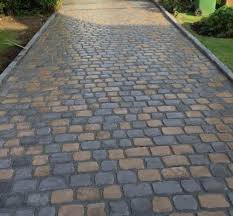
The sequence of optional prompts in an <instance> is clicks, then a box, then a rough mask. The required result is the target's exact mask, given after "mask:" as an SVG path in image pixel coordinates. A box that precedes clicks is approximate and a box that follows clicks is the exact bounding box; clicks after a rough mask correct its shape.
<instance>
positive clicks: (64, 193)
mask: <svg viewBox="0 0 233 216" xmlns="http://www.w3.org/2000/svg"><path fill="white" fill-rule="evenodd" d="M72 200H73V190H72V189H65V190H57V191H53V192H52V196H51V203H66V202H71V201H72Z"/></svg>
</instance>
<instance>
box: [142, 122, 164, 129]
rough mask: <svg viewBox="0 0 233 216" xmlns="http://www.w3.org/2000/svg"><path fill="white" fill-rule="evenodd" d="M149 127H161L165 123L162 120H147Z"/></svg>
mask: <svg viewBox="0 0 233 216" xmlns="http://www.w3.org/2000/svg"><path fill="white" fill-rule="evenodd" d="M146 123H147V125H148V126H149V127H152V128H153V127H159V126H161V125H163V123H162V122H161V121H160V120H149V121H147V122H146Z"/></svg>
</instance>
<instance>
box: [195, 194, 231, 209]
mask: <svg viewBox="0 0 233 216" xmlns="http://www.w3.org/2000/svg"><path fill="white" fill-rule="evenodd" d="M198 199H199V202H200V205H201V206H202V207H204V208H227V207H229V206H230V205H229V203H228V201H227V200H226V199H225V197H224V196H223V195H222V194H203V195H199V196H198Z"/></svg>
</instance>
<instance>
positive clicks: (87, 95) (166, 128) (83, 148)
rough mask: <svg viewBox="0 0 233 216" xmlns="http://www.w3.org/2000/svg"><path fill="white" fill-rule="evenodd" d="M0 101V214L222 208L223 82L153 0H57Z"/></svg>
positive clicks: (228, 115)
mask: <svg viewBox="0 0 233 216" xmlns="http://www.w3.org/2000/svg"><path fill="white" fill-rule="evenodd" d="M75 2H76V3H75ZM0 101H1V102H0V137H1V139H0V157H1V159H0V190H1V194H0V212H1V213H0V216H10V215H15V216H32V215H35V216H54V215H58V216H81V215H88V216H104V215H111V216H120V215H122V216H123V215H124V216H126V215H143V216H150V215H156V216H168V215H169V216H194V215H195V216H226V215H233V211H232V210H231V209H232V204H233V192H231V190H232V189H233V177H232V173H233V163H232V160H233V154H232V148H233V134H232V131H233V85H232V84H231V83H230V82H229V81H228V80H227V79H226V78H225V77H224V76H223V75H222V74H221V72H220V71H218V69H217V68H216V67H215V66H214V65H213V64H212V63H211V62H210V61H209V60H208V59H207V58H206V57H204V56H203V55H202V54H201V53H200V52H199V51H198V50H197V49H196V48H195V47H194V46H193V45H192V44H191V43H190V42H189V41H188V40H186V39H185V38H184V37H183V36H182V35H181V34H180V33H179V32H178V31H177V30H176V29H175V28H174V27H173V26H172V25H171V24H170V23H169V22H168V21H167V20H166V19H165V18H164V17H163V15H162V14H161V13H160V12H159V10H158V9H157V8H156V7H155V6H154V5H153V4H152V3H149V2H140V1H92V2H91V1H81V0H79V1H74V0H73V2H72V1H70V2H68V1H67V2H66V3H65V5H64V7H63V9H62V11H61V12H60V14H59V15H58V17H57V18H56V19H55V20H54V21H53V23H52V24H51V26H50V27H49V29H48V31H46V32H45V33H44V35H43V36H42V38H40V40H39V41H38V42H37V44H36V45H35V47H34V48H33V49H32V50H31V51H30V52H29V53H28V55H27V56H26V58H25V59H24V60H23V62H22V63H21V64H20V65H19V66H17V68H16V71H15V74H14V75H12V76H11V77H10V78H9V80H8V81H7V83H6V84H5V85H4V86H3V87H2V89H1V93H0Z"/></svg>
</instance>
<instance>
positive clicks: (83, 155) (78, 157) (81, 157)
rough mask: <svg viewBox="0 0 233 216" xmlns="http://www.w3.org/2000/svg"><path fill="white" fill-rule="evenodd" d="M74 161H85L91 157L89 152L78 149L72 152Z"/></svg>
mask: <svg viewBox="0 0 233 216" xmlns="http://www.w3.org/2000/svg"><path fill="white" fill-rule="evenodd" d="M73 158H74V160H75V161H86V160H89V159H90V158H91V153H90V152H89V151H79V152H75V153H74V154H73Z"/></svg>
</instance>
